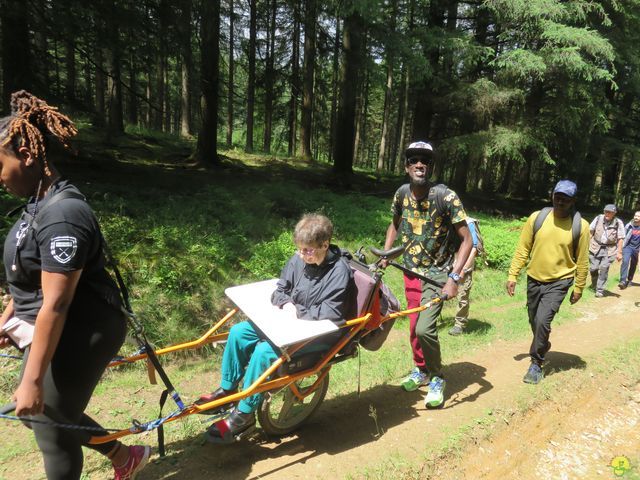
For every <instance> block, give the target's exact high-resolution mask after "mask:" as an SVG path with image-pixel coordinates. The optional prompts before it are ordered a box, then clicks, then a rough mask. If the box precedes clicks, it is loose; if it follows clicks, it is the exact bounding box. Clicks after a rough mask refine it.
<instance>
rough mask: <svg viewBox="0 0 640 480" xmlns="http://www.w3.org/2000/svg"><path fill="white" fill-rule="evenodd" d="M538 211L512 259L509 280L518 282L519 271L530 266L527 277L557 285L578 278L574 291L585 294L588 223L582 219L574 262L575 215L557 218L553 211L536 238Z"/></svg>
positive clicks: (522, 236)
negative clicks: (573, 226)
mask: <svg viewBox="0 0 640 480" xmlns="http://www.w3.org/2000/svg"><path fill="white" fill-rule="evenodd" d="M538 213H539V212H533V213H532V214H531V215H530V216H529V218H528V219H527V221H526V223H525V224H524V227H522V232H520V240H519V241H518V246H517V247H516V251H515V253H514V255H513V260H511V267H510V268H509V280H510V281H514V282H515V281H516V279H517V278H518V275H519V274H520V270H522V268H523V267H524V266H525V265H526V264H527V261H528V262H529V264H528V265H527V275H528V276H530V277H531V278H534V279H535V280H538V281H539V282H554V281H556V280H561V279H564V278H571V277H574V276H575V283H574V286H573V289H574V291H575V292H576V293H582V290H583V289H584V287H585V285H586V283H587V272H588V271H589V223H588V222H587V221H586V220H584V219H582V221H581V228H580V240H579V243H578V250H577V256H578V258H577V261H574V260H573V246H572V245H573V234H572V232H571V224H572V221H573V219H572V216H568V217H565V218H556V217H555V216H554V214H553V210H552V211H551V212H549V215H548V216H547V218H545V220H544V222H543V224H542V226H541V227H540V230H538V233H536V237H535V241H534V238H533V224H534V222H535V220H536V217H537V216H538Z"/></svg>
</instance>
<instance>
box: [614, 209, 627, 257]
mask: <svg viewBox="0 0 640 480" xmlns="http://www.w3.org/2000/svg"><path fill="white" fill-rule="evenodd" d="M624 237H625V233H624V224H623V223H622V220H620V219H618V248H617V251H616V260H617V261H618V262H619V261H621V260H622V246H623V244H624Z"/></svg>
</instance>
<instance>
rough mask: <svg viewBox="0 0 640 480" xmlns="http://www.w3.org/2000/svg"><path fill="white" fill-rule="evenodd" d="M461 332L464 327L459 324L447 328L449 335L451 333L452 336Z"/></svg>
mask: <svg viewBox="0 0 640 480" xmlns="http://www.w3.org/2000/svg"><path fill="white" fill-rule="evenodd" d="M463 333H464V329H463V328H462V327H461V326H460V325H454V326H453V327H451V330H449V335H453V336H454V337H457V336H458V335H462V334H463Z"/></svg>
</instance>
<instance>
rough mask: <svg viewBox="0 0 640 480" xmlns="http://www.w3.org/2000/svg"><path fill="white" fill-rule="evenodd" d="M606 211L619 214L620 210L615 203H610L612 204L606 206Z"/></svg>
mask: <svg viewBox="0 0 640 480" xmlns="http://www.w3.org/2000/svg"><path fill="white" fill-rule="evenodd" d="M604 211H605V212H613V213H617V212H618V209H617V208H616V206H615V205H614V204H613V203H610V204H608V205H605V206H604Z"/></svg>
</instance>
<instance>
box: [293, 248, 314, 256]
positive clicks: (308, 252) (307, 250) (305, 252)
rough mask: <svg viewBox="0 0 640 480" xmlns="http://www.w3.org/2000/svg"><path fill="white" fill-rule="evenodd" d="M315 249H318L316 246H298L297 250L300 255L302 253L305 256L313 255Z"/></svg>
mask: <svg viewBox="0 0 640 480" xmlns="http://www.w3.org/2000/svg"><path fill="white" fill-rule="evenodd" d="M317 251H318V249H317V248H299V249H298V252H299V253H300V255H304V256H306V257H309V256H311V255H313V254H314V253H316V252H317Z"/></svg>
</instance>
